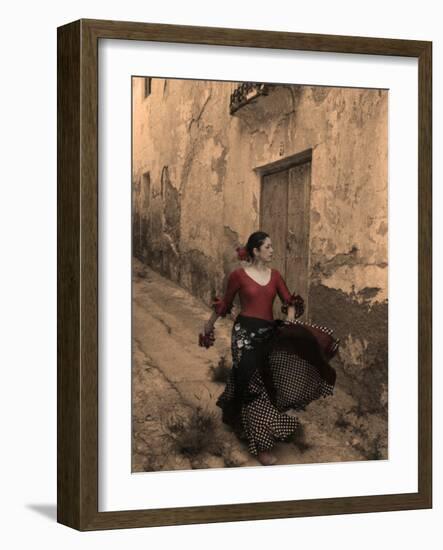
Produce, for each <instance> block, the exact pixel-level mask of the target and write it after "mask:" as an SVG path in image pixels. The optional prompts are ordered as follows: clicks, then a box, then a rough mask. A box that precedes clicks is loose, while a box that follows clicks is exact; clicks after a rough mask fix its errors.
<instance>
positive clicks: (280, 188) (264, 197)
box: [261, 171, 289, 319]
mask: <svg viewBox="0 0 443 550" xmlns="http://www.w3.org/2000/svg"><path fill="white" fill-rule="evenodd" d="M288 176H289V174H288V172H287V171H284V172H278V173H276V174H270V175H268V176H264V178H263V183H262V194H261V222H262V223H261V229H262V231H265V232H266V233H269V236H270V237H271V241H272V247H273V249H274V254H273V258H272V267H274V268H275V269H278V270H279V271H280V273H281V274H282V275H283V274H284V272H285V265H286V227H287V203H288ZM280 307H281V304H280V299H279V298H278V297H277V298H276V299H275V301H274V309H273V314H274V318H276V319H277V318H278V317H280V316H281V310H280Z"/></svg>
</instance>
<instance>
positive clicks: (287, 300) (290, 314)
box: [277, 272, 296, 321]
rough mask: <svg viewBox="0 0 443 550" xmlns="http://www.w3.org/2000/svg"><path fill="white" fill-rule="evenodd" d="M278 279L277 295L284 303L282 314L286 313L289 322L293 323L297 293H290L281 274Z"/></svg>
mask: <svg viewBox="0 0 443 550" xmlns="http://www.w3.org/2000/svg"><path fill="white" fill-rule="evenodd" d="M277 273H278V277H277V293H278V295H279V297H280V300H281V301H282V306H281V310H282V313H285V314H286V316H287V319H288V321H293V320H294V319H295V305H294V302H295V301H296V297H295V293H292V294H291V293H290V292H289V290H288V287H287V286H286V283H285V281H284V279H283V277H282V276H281V274H280V272H277Z"/></svg>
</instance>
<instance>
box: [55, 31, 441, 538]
mask: <svg viewBox="0 0 443 550" xmlns="http://www.w3.org/2000/svg"><path fill="white" fill-rule="evenodd" d="M100 39H116V40H121V39H124V40H139V41H159V42H173V43H183V44H206V45H223V46H239V47H250V48H251V47H252V48H278V49H286V50H304V51H310V52H336V53H347V54H371V55H379V56H403V57H413V58H417V59H418V67H419V74H418V89H419V111H418V112H419V120H418V135H419V140H418V154H419V166H418V223H419V236H418V239H419V264H418V265H419V273H418V278H419V279H418V280H419V288H418V291H419V303H418V311H419V319H418V324H419V345H418V370H419V373H418V392H419V395H418V404H419V408H418V437H419V440H418V452H419V457H418V492H416V493H401V494H383V495H371V496H357V497H343V498H320V499H315V500H293V501H279V502H254V503H247V504H228V505H226V504H224V505H216V506H212V505H211V506H194V507H182V508H166V509H144V510H121V511H114V512H99V511H98V467H99V464H98V271H97V265H98V246H99V243H98V217H97V212H98V186H97V181H98V124H97V116H98V62H99V61H98V42H99V40H100ZM431 77H432V43H431V42H425V41H415V40H396V39H395V40H394V39H381V38H366V37H351V36H332V35H314V34H299V33H288V32H270V31H261V30H260V31H259V30H243V29H228V28H209V27H193V26H177V25H164V24H151V23H135V22H120V21H100V20H79V21H75V22H73V23H69V24H67V25H64V26H62V27H60V28H59V29H58V110H57V113H58V173H57V177H58V225H57V231H58V279H57V282H58V371H57V378H58V381H57V390H58V401H57V407H58V411H57V412H58V417H57V418H58V425H57V426H58V428H57V436H58V437H57V439H58V443H57V445H58V447H57V470H58V471H57V489H58V501H57V510H58V512H57V519H58V522H60V523H62V524H65V525H67V526H70V527H73V528H75V529H79V530H82V531H86V530H98V529H114V528H132V527H148V526H160V525H179V524H191V523H210V522H226V521H241V520H253V519H271V518H289V517H299V516H316V515H331V514H345V513H363V512H376V511H391V510H408V509H420V508H431V507H432V401H431V394H432V372H431V365H432V363H431V361H432V359H431V351H432V349H431V346H432V340H431V338H432V305H431V300H432V286H431V285H432V219H431V207H432V189H431V185H432V104H431V101H432V80H431ZM406 299H407V297H406ZM128 368H129V366H128Z"/></svg>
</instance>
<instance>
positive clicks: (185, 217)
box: [128, 75, 389, 473]
mask: <svg viewBox="0 0 443 550" xmlns="http://www.w3.org/2000/svg"><path fill="white" fill-rule="evenodd" d="M130 85H131V87H132V94H131V97H132V106H131V117H132V120H131V124H132V152H131V161H132V174H131V176H130V177H131V201H132V215H131V216H132V217H131V225H132V236H131V245H132V289H131V291H132V296H131V311H132V313H131V317H132V319H131V322H132V336H131V345H132V353H131V355H132V365H130V366H128V368H131V369H132V372H131V415H132V426H131V434H132V442H131V464H132V472H133V473H141V472H144V473H149V472H160V471H173V470H195V469H208V468H213V469H214V468H218V469H224V468H237V467H259V468H260V467H263V466H268V467H272V466H279V465H294V467H297V465H298V464H324V463H333V462H335V463H337V462H352V461H375V460H388V458H389V446H388V404H389V403H388V371H389V364H388V328H389V327H388V272H389V271H388V270H389V259H388V108H389V90H388V89H378V88H377V89H376V88H356V87H355V88H354V87H333V86H317V85H310V84H309V83H284V82H246V81H245V82H231V81H223V80H198V79H180V78H168V77H163V76H149V75H132V78H131V83H130Z"/></svg>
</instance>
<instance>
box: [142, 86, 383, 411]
mask: <svg viewBox="0 0 443 550" xmlns="http://www.w3.org/2000/svg"><path fill="white" fill-rule="evenodd" d="M235 87H236V84H235V83H230V82H205V81H189V80H178V79H177V80H174V79H170V80H167V81H166V80H164V79H153V80H152V86H151V90H152V91H151V95H150V96H148V98H146V99H145V98H144V97H143V79H141V78H140V79H134V80H133V93H134V95H133V97H134V118H133V147H134V150H133V189H134V192H133V214H134V215H133V220H134V253H135V254H136V256H137V257H139V258H140V259H141V260H143V261H144V262H146V263H148V264H149V265H151V266H152V267H154V268H155V269H156V270H158V271H159V272H161V273H162V274H164V275H166V276H167V277H169V278H171V279H172V280H174V281H176V282H178V283H179V284H180V285H182V286H183V287H184V288H186V289H188V290H189V291H190V292H192V293H193V294H195V295H197V296H200V297H201V298H202V299H203V300H204V301H206V303H209V301H210V299H211V297H212V296H213V295H214V294H220V293H221V292H222V290H223V282H224V277H225V275H226V274H227V273H228V272H229V271H230V270H231V269H232V268H234V267H236V266H237V265H238V264H237V261H236V257H235V247H236V246H237V245H238V244H240V243H243V242H244V241H245V239H246V238H247V236H248V235H249V234H250V233H251V232H252V231H255V230H256V229H257V228H258V223H259V204H260V179H259V177H258V176H257V174H256V173H255V172H254V168H256V167H257V166H261V165H265V164H268V163H270V162H273V161H276V160H279V159H281V158H284V157H285V156H289V155H293V154H295V153H298V152H301V151H304V150H306V149H312V175H311V200H310V205H311V206H310V268H309V269H310V292H309V297H308V298H309V307H310V317H311V318H312V319H314V320H318V321H319V322H321V321H323V322H325V323H327V324H328V325H330V326H332V327H333V328H334V329H335V331H336V333H337V335H338V336H339V337H340V338H341V341H342V347H341V351H340V356H339V358H338V362H339V369H340V373H339V374H340V379H341V380H342V381H343V384H345V385H347V387H348V388H349V390H350V391H352V392H353V393H356V394H359V398H360V401H361V402H362V403H364V406H365V407H366V408H367V410H374V411H381V412H386V410H387V409H386V400H385V397H383V396H385V394H386V390H387V359H386V356H387V292H388V287H387V280H388V279H387V265H388V257H387V104H388V93H387V91H382V90H365V89H349V88H347V89H339V88H325V87H309V86H303V87H302V86H277V87H276V88H275V89H273V90H271V92H270V94H269V96H267V97H261V98H260V99H259V100H258V101H257V102H256V103H255V104H254V105H249V106H246V107H244V108H242V109H240V110H239V111H238V112H237V114H236V116H231V115H230V114H229V97H230V94H231V92H232V91H233V89H234V88H235ZM146 172H149V175H150V186H149V187H150V188H149V189H143V185H142V183H141V182H142V180H143V178H142V175H143V174H144V173H146ZM145 187H146V186H145ZM282 206H283V205H282ZM356 319H358V322H356ZM368 380H371V381H372V382H371V383H372V387H373V390H371V391H372V393H371V394H370V395H369V396H368V394H367V391H366V390H365V389H364V388H365V387H366V388H367V386H366V383H367V382H368ZM359 388H360V390H359Z"/></svg>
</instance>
